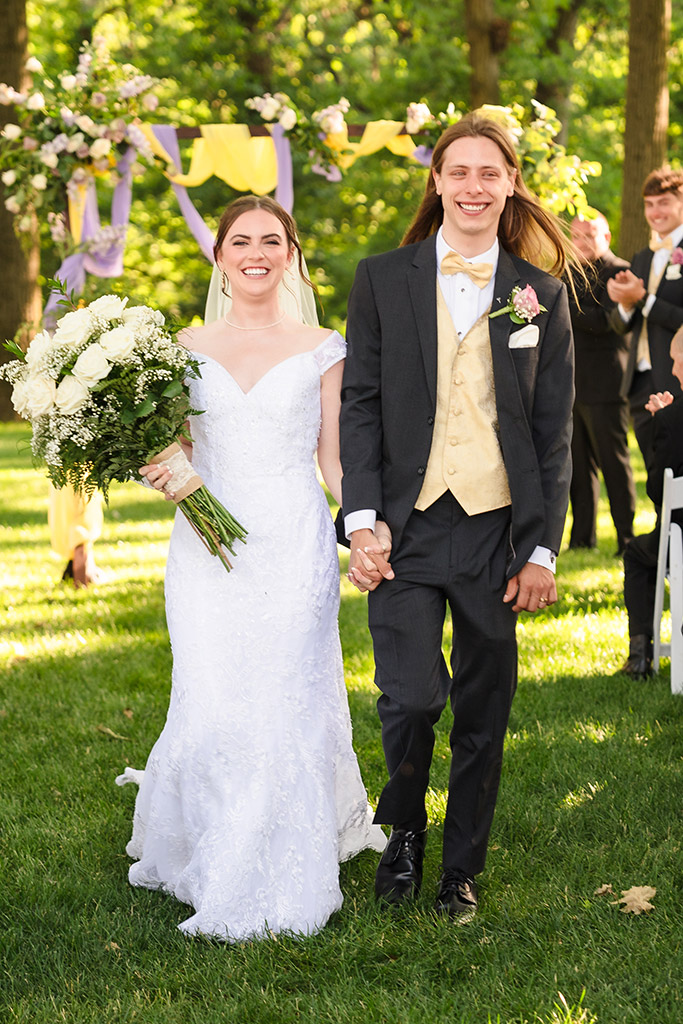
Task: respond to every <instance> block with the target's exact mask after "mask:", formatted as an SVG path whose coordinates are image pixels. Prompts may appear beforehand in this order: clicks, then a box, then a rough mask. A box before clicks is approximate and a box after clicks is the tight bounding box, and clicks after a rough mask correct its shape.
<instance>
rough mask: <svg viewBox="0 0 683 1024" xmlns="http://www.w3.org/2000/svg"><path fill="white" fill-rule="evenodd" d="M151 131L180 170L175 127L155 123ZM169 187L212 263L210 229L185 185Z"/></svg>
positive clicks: (196, 238) (172, 183) (200, 246)
mask: <svg viewBox="0 0 683 1024" xmlns="http://www.w3.org/2000/svg"><path fill="white" fill-rule="evenodd" d="M152 131H153V132H154V134H155V135H156V137H157V139H158V141H159V142H160V143H161V145H162V146H163V147H164V149H165V150H166V152H167V153H168V155H169V156H170V158H171V160H172V161H173V163H174V164H175V165H176V167H177V168H178V171H179V172H180V169H181V167H182V163H181V160H180V147H179V145H178V137H177V135H176V130H175V128H174V127H173V126H172V125H170V124H155V125H153V126H152ZM171 187H172V189H173V191H174V192H175V194H176V198H177V200H178V205H179V206H180V209H181V212H182V214H183V217H184V218H185V220H186V222H187V226H188V227H189V229H190V231H191V232H192V234H193V236H194V238H195V240H196V242H197V244H198V245H199V248H200V249H201V250H202V252H203V253H204V255H205V256H206V258H207V260H209V262H211V263H213V235H212V233H211V231H209V229H208V227H207V226H206V224H205V223H204V219H203V217H202V216H201V214H200V213H199V212H198V211H197V209H196V208H195V205H194V203H193V202H192V200H191V199H190V197H189V195H188V192H187V189H186V188H185V186H184V185H176V184H175V183H174V182H171Z"/></svg>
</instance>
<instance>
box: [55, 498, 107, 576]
mask: <svg viewBox="0 0 683 1024" xmlns="http://www.w3.org/2000/svg"><path fill="white" fill-rule="evenodd" d="M47 522H48V526H49V527H50V546H51V547H52V550H53V551H54V552H55V553H56V554H58V555H61V557H62V558H66V559H67V560H68V559H70V558H73V553H74V548H77V547H78V546H79V544H84V545H85V548H86V551H87V552H88V551H92V547H93V544H94V543H95V541H96V540H97V538H98V537H99V536H100V534H101V533H102V522H103V514H102V495H101V494H100V492H99V491H94V492H93V494H92V497H90V498H84V497H83V496H82V495H80V494H76V493H75V491H74V490H73V489H72V488H71V487H62V488H60V489H59V490H57V489H56V488H54V487H53V486H52V484H50V493H49V498H48V506H47Z"/></svg>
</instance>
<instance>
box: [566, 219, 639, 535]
mask: <svg viewBox="0 0 683 1024" xmlns="http://www.w3.org/2000/svg"><path fill="white" fill-rule="evenodd" d="M571 236H572V242H573V243H574V246H575V247H576V249H577V251H578V253H579V255H580V258H581V261H582V264H583V269H584V271H585V273H586V277H585V278H583V277H581V276H579V275H577V277H576V280H575V282H574V285H575V294H572V293H571V292H570V294H569V312H570V315H571V319H572V328H573V332H574V350H575V357H576V372H575V383H576V401H575V402H574V413H573V422H574V431H573V434H572V482H571V487H570V489H569V501H570V504H571V509H572V515H573V523H572V532H571V536H570V540H569V546H570V548H594V547H595V545H596V543H597V538H596V520H597V514H598V499H599V496H600V481H599V478H598V468H600V469H601V470H602V474H603V476H604V478H605V487H606V490H607V497H608V499H609V505H610V511H611V513H612V521H613V522H614V527H615V529H616V531H617V554H622V553H623V550H624V547H625V546H626V544H627V542H628V541H629V540H630V539H631V537H632V535H633V516H634V515H635V510H636V489H635V484H634V483H633V473H632V472H631V460H630V457H629V451H628V426H629V410H628V402H627V401H626V399H625V398H624V397H623V395H622V394H621V389H622V385H623V381H624V369H625V366H626V356H627V352H628V342H627V339H626V336H625V335H623V334H620V333H617V331H615V330H614V327H613V326H612V324H611V321H610V313H611V311H612V310H613V309H614V303H613V302H612V300H611V299H610V298H609V296H608V295H607V281H608V280H609V279H610V278H611V277H614V275H615V274H616V273H618V271H620V270H623V269H625V268H627V267H628V263H627V262H626V261H625V260H622V259H619V257H618V256H615V255H614V253H613V252H612V251H611V249H610V247H609V243H610V238H611V235H610V230H609V225H608V224H607V221H606V219H605V217H604V216H603V215H602V214H601V213H598V211H597V210H593V211H592V212H591V214H590V215H589V216H585V217H584V216H581V217H575V218H574V220H573V221H572V224H571Z"/></svg>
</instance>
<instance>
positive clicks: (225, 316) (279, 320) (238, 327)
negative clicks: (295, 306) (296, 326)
mask: <svg viewBox="0 0 683 1024" xmlns="http://www.w3.org/2000/svg"><path fill="white" fill-rule="evenodd" d="M286 316H287V313H286V312H285V313H283V314H282V316H279V317H278V318H277V320H274V321H273V323H272V324H259V325H258V327H242V325H241V324H234V323H233V322H232V320H228V314H227V313H224V314H223V319H224V320H225V322H226V324H227V325H228V327H234V328H235V329H236V330H238V331H267V330H268V328H269V327H277V325H278V324H281V323H282V321H283V320H284V318H285V317H286Z"/></svg>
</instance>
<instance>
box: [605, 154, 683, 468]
mask: <svg viewBox="0 0 683 1024" xmlns="http://www.w3.org/2000/svg"><path fill="white" fill-rule="evenodd" d="M643 204H644V211H645V219H646V221H647V223H648V225H649V226H650V229H651V231H652V238H651V241H650V246H649V247H648V248H647V249H641V250H640V252H637V253H636V254H635V256H634V257H633V259H632V261H631V269H630V270H623V271H621V272H620V273H618V274H616V275H615V276H614V277H613V278H612V280H611V281H608V282H607V292H608V295H609V297H610V298H611V299H612V301H613V302H616V303H618V306H617V309H616V310H615V311H614V313H613V314H612V325H613V326H614V328H615V330H617V331H620V332H621V333H622V334H624V333H626V332H627V331H631V332H632V335H631V339H632V340H631V349H630V351H629V358H628V363H627V365H626V373H625V376H624V394H626V395H627V396H628V399H629V404H630V407H631V416H632V418H633V426H634V430H635V433H636V439H637V441H638V445H639V447H640V450H641V452H642V453H643V458H644V459H645V465H646V467H647V466H648V465H649V463H650V460H651V457H652V443H653V431H654V424H653V419H652V416H651V415H650V413H649V412H648V411H647V410H646V409H645V405H646V403H647V401H648V399H649V397H650V395H652V394H656V393H657V392H660V391H661V392H663V391H670V392H671V394H672V395H673V396H674V397H675V398H677V397H678V396H679V395H680V394H681V385H680V384H679V382H678V381H677V380H676V378H675V377H674V375H673V372H672V361H671V355H670V351H669V350H670V347H671V339H672V338H673V336H674V334H675V333H676V331H677V330H678V328H679V327H680V326H681V325H682V324H683V274H682V273H681V272H682V271H683V266H682V265H683V171H674V170H672V169H671V168H670V167H660V168H659V169H658V170H656V171H652V173H651V174H648V176H647V178H646V179H645V182H644V183H643Z"/></svg>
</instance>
